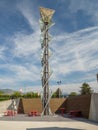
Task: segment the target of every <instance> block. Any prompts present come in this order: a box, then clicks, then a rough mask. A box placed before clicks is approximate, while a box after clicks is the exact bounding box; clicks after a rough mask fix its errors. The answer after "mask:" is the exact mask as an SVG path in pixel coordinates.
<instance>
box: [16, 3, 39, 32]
mask: <svg viewBox="0 0 98 130" xmlns="http://www.w3.org/2000/svg"><path fill="white" fill-rule="evenodd" d="M30 7H31V5H30V3H29V1H21V2H19V4H17V8H18V10H19V11H20V12H21V13H22V15H23V16H24V17H25V18H26V19H27V21H28V23H29V25H30V26H31V28H32V29H33V30H34V31H36V30H38V29H39V27H38V22H37V21H38V20H36V15H35V14H36V11H35V10H36V9H35V7H34V3H33V4H32V8H30Z"/></svg>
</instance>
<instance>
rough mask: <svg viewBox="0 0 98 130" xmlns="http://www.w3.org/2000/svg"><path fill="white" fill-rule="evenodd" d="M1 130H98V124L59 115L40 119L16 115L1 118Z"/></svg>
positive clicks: (40, 117)
mask: <svg viewBox="0 0 98 130" xmlns="http://www.w3.org/2000/svg"><path fill="white" fill-rule="evenodd" d="M0 130H98V123H95V122H92V121H89V120H87V119H83V118H67V117H66V116H64V117H62V116H59V115H54V116H39V117H28V116H27V115H16V116H7V117H0Z"/></svg>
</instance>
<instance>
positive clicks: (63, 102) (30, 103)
mask: <svg viewBox="0 0 98 130" xmlns="http://www.w3.org/2000/svg"><path fill="white" fill-rule="evenodd" d="M90 101H91V95H82V96H75V97H69V98H67V99H66V98H52V99H51V100H50V108H51V111H52V113H60V108H61V107H63V108H65V113H68V112H69V111H70V110H80V111H81V112H82V115H83V117H85V118H88V117H89V108H90ZM33 110H36V111H38V112H39V113H42V102H41V99H39V98H33V99H21V100H20V103H19V111H18V113H29V112H30V111H33Z"/></svg>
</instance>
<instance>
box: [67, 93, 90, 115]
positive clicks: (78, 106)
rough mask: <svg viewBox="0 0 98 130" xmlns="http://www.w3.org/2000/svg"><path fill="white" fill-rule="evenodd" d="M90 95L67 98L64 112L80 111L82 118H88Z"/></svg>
mask: <svg viewBox="0 0 98 130" xmlns="http://www.w3.org/2000/svg"><path fill="white" fill-rule="evenodd" d="M90 101H91V95H80V96H75V97H69V98H68V99H67V100H66V105H65V107H66V112H69V111H70V110H80V111H81V112H82V115H83V117H85V118H88V116H89V109H90Z"/></svg>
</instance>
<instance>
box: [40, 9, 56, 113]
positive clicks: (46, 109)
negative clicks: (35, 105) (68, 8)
mask: <svg viewBox="0 0 98 130" xmlns="http://www.w3.org/2000/svg"><path fill="white" fill-rule="evenodd" d="M53 13H54V10H51V9H46V8H43V7H41V8H40V14H41V19H40V27H41V35H42V36H41V48H42V57H41V58H42V60H41V63H42V88H43V95H42V103H43V112H42V114H43V115H50V106H49V101H50V97H51V95H50V92H49V78H50V76H51V73H50V70H49V44H48V43H49V41H50V40H51V38H50V35H49V33H48V30H49V28H50V27H51V26H52V25H53V23H52V22H51V18H52V15H53Z"/></svg>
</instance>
